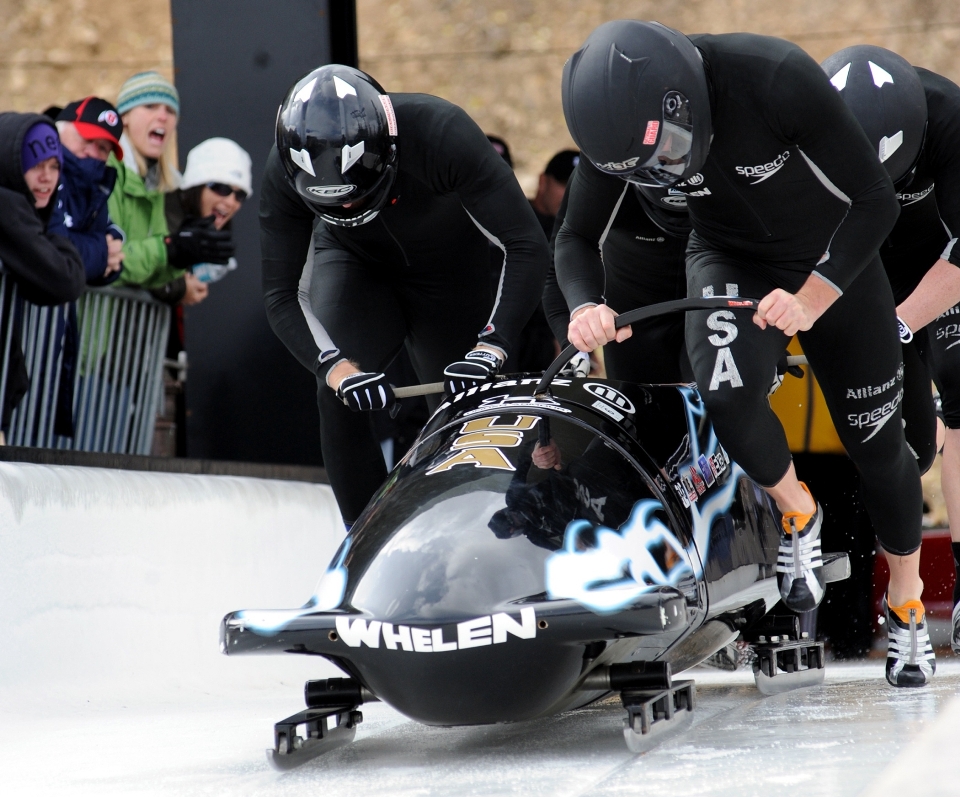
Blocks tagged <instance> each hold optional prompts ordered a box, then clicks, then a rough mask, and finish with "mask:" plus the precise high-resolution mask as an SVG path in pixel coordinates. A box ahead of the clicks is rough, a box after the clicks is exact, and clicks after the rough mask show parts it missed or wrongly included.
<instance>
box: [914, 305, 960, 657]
mask: <svg viewBox="0 0 960 797" xmlns="http://www.w3.org/2000/svg"><path fill="white" fill-rule="evenodd" d="M923 332H924V333H926V340H925V342H924V348H925V354H926V359H927V361H928V362H929V364H930V366H931V370H932V371H933V376H934V380H935V381H936V383H937V388H938V389H939V391H940V400H941V402H942V404H943V417H944V422H945V423H946V426H947V429H946V435H945V438H944V441H943V460H942V462H941V463H940V487H941V490H942V491H943V500H944V502H945V503H946V505H947V519H948V521H949V523H950V539H951V541H952V543H953V545H952V547H953V558H954V567H955V568H956V576H957V577H956V580H955V582H954V588H953V604H954V611H953V639H952V640H951V645H952V647H953V649H954V651H955V652H960V610H958V608H957V607H960V304H958V305H955V306H954V307H951V308H950V309H949V310H948V311H947V312H946V313H944V314H943V315H942V316H940V317H939V318H937V319H936V320H935V321H934V322H933V323H931V324H929V325H928V326H927V327H926V328H925V329H924V330H923Z"/></svg>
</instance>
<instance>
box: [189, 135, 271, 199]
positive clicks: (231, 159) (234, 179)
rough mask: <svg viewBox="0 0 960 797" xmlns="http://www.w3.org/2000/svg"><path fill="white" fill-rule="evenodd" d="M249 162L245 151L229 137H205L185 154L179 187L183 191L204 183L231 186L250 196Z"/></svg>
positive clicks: (251, 187)
mask: <svg viewBox="0 0 960 797" xmlns="http://www.w3.org/2000/svg"><path fill="white" fill-rule="evenodd" d="M250 170H251V162H250V156H249V155H248V154H247V151H246V150H245V149H244V148H243V147H241V146H240V145H239V144H238V143H237V142H236V141H231V140H230V139H229V138H208V139H207V140H206V141H202V142H201V143H199V144H197V146H195V147H194V148H193V149H192V150H190V152H189V153H188V155H187V168H186V169H184V170H183V181H182V182H181V183H180V188H181V189H183V190H186V189H187V188H193V187H194V186H198V185H206V184H207V183H225V184H226V185H235V186H237V187H238V188H242V189H243V190H244V191H246V192H247V196H250V194H252V193H253V185H252V178H251V175H250Z"/></svg>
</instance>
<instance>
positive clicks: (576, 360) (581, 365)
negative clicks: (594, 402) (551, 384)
mask: <svg viewBox="0 0 960 797" xmlns="http://www.w3.org/2000/svg"><path fill="white" fill-rule="evenodd" d="M560 376H565V377H567V378H568V379H586V378H587V377H588V376H590V355H589V354H588V353H587V352H585V351H578V352H577V353H576V354H574V355H573V357H571V358H570V360H569V362H568V363H567V364H566V365H565V366H563V368H561V369H560Z"/></svg>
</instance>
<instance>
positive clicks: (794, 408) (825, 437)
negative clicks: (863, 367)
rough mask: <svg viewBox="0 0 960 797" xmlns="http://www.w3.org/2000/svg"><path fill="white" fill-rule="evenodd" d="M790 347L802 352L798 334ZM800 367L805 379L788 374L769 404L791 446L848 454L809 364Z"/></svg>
mask: <svg viewBox="0 0 960 797" xmlns="http://www.w3.org/2000/svg"><path fill="white" fill-rule="evenodd" d="M788 351H789V352H790V354H803V350H802V349H801V348H800V344H799V343H798V342H797V339H796V338H794V339H793V340H791V341H790V345H789V347H788ZM801 367H802V368H803V371H804V377H803V379H797V378H796V377H793V376H790V375H789V374H787V375H786V376H785V377H784V378H783V384H782V385H781V386H780V389H779V390H777V392H776V393H774V394H773V396H771V397H770V406H771V407H772V408H773V411H774V412H775V413H776V414H777V417H778V418H779V419H780V423H782V424H783V430H784V431H785V432H786V433H787V443H788V444H789V445H790V450H791V451H792V452H794V453H810V454H846V453H847V452H846V449H845V448H844V447H843V443H841V442H840V437H839V435H837V430H836V429H835V428H834V425H833V421H832V420H830V411H829V410H828V409H827V402H826V400H825V399H824V398H823V393H822V392H821V390H820V385H818V384H817V380H816V379H815V378H814V376H813V371H812V370H811V369H810V366H809V365H804V366H801Z"/></svg>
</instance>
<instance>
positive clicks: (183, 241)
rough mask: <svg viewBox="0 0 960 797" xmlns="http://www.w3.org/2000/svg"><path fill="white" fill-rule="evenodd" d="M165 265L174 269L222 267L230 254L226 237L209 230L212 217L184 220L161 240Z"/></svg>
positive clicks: (232, 247) (227, 233) (222, 232)
mask: <svg viewBox="0 0 960 797" xmlns="http://www.w3.org/2000/svg"><path fill="white" fill-rule="evenodd" d="M164 243H166V245H167V262H168V263H169V264H170V265H171V266H173V267H174V268H182V269H188V268H190V266H192V265H193V264H194V263H218V264H220V265H224V264H226V262H227V261H228V260H229V259H230V256H231V255H232V254H233V250H234V246H233V241H232V240H231V238H230V233H229V232H227V231H226V230H216V229H214V227H213V216H207V217H206V218H205V219H188V220H187V221H185V222H184V223H183V226H181V227H180V229H179V230H177V232H175V233H174V234H173V235H170V236H168V237H167V238H165V239H164Z"/></svg>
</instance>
